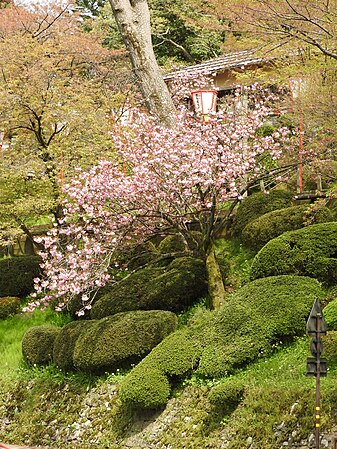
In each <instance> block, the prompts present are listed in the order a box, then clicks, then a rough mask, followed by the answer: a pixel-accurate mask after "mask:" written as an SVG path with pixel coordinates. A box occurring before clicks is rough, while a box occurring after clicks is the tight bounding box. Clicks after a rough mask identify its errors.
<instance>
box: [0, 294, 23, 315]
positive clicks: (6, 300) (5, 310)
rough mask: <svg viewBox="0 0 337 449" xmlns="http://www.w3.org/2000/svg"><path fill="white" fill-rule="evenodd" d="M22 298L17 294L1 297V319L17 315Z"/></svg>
mask: <svg viewBox="0 0 337 449" xmlns="http://www.w3.org/2000/svg"><path fill="white" fill-rule="evenodd" d="M20 304H21V301H20V298H18V297H16V296H5V297H3V298H0V319H2V320H3V319H5V318H8V317H9V316H11V315H15V314H16V313H18V312H19V310H20Z"/></svg>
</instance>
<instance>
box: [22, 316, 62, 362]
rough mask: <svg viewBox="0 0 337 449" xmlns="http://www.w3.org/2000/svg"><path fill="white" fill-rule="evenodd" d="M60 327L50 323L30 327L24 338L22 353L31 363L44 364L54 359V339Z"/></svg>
mask: <svg viewBox="0 0 337 449" xmlns="http://www.w3.org/2000/svg"><path fill="white" fill-rule="evenodd" d="M59 332H60V328H59V327H57V326H52V325H50V324H44V325H42V326H34V327H31V328H30V329H28V331H27V332H26V333H25V334H24V336H23V338H22V355H23V357H24V359H25V360H26V362H27V363H29V364H30V365H44V364H46V363H48V362H51V361H52V359H53V346H54V341H55V339H56V337H57V335H58V333H59Z"/></svg>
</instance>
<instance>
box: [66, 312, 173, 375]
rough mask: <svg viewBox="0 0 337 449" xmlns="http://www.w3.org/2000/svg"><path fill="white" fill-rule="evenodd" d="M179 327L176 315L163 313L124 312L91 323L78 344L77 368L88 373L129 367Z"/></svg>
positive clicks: (74, 352) (81, 335)
mask: <svg viewBox="0 0 337 449" xmlns="http://www.w3.org/2000/svg"><path fill="white" fill-rule="evenodd" d="M89 323H90V322H89ZM176 326H177V317H176V316H175V314H174V313H172V312H168V311H164V310H149V311H140V310H138V311H133V312H124V313H119V314H116V315H113V316H109V317H106V318H103V319H101V320H98V321H96V322H93V323H90V325H89V326H87V327H85V328H84V329H83V332H81V333H80V335H79V336H78V338H77V340H76V343H75V348H74V351H73V362H74V366H75V367H76V368H77V369H79V370H82V371H89V372H104V371H113V370H115V369H116V368H121V367H124V366H130V364H132V363H135V362H138V361H139V360H140V359H142V358H143V357H144V356H145V355H147V354H148V353H149V352H150V351H151V349H153V348H154V347H155V346H157V345H158V344H159V343H160V342H161V341H162V340H163V339H164V338H165V337H166V336H167V335H169V334H170V333H171V332H173V331H174V330H175V328H176Z"/></svg>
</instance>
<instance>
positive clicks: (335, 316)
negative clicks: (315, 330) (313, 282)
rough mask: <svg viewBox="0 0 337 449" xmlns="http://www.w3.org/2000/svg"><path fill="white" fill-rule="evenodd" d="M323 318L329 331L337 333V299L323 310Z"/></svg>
mask: <svg viewBox="0 0 337 449" xmlns="http://www.w3.org/2000/svg"><path fill="white" fill-rule="evenodd" d="M323 316H324V319H325V321H326V324H327V328H328V329H329V330H334V331H337V298H336V299H334V300H332V301H331V302H329V304H328V305H326V306H325V307H324V309H323Z"/></svg>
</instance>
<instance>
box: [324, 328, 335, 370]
mask: <svg viewBox="0 0 337 449" xmlns="http://www.w3.org/2000/svg"><path fill="white" fill-rule="evenodd" d="M322 356H323V357H324V358H326V360H327V363H328V367H332V366H336V365H337V332H336V331H330V332H328V333H327V335H326V336H325V337H323V354H322Z"/></svg>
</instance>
